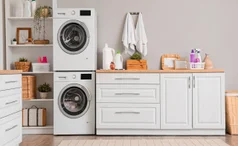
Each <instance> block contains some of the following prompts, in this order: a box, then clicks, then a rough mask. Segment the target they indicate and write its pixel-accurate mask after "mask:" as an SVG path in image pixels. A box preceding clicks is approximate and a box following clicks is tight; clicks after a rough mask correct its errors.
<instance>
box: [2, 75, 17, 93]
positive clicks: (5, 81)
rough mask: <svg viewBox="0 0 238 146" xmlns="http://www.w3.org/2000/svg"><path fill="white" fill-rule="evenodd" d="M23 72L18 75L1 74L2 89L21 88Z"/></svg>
mask: <svg viewBox="0 0 238 146" xmlns="http://www.w3.org/2000/svg"><path fill="white" fill-rule="evenodd" d="M21 86H22V81H21V74H17V75H0V91H2V90H8V89H14V88H21Z"/></svg>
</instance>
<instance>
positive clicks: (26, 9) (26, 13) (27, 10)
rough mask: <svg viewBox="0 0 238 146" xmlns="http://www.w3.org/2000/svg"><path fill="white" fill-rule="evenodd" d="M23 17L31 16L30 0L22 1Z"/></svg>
mask: <svg viewBox="0 0 238 146" xmlns="http://www.w3.org/2000/svg"><path fill="white" fill-rule="evenodd" d="M23 16H24V17H31V2H30V1H29V0H25V1H24V11H23Z"/></svg>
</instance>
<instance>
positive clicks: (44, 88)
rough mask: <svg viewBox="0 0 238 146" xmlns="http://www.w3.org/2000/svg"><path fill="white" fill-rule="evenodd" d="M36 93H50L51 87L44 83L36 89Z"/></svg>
mask: <svg viewBox="0 0 238 146" xmlns="http://www.w3.org/2000/svg"><path fill="white" fill-rule="evenodd" d="M38 91H39V92H50V91H51V87H50V85H49V84H47V83H44V84H42V85H40V86H39V87H38Z"/></svg>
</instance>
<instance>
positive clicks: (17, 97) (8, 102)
mask: <svg viewBox="0 0 238 146" xmlns="http://www.w3.org/2000/svg"><path fill="white" fill-rule="evenodd" d="M21 97H22V95H21V88H19V89H14V90H6V91H2V92H1V95H0V119H1V118H3V117H5V116H7V115H10V114H13V113H16V112H18V111H20V110H21V109H22V98H21Z"/></svg>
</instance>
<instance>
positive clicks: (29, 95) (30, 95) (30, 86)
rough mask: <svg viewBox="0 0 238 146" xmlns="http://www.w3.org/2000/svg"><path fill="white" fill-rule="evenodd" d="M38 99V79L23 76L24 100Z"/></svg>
mask: <svg viewBox="0 0 238 146" xmlns="http://www.w3.org/2000/svg"><path fill="white" fill-rule="evenodd" d="M35 97H36V77H35V76H22V98H23V99H25V100H30V99H34V98H35Z"/></svg>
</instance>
